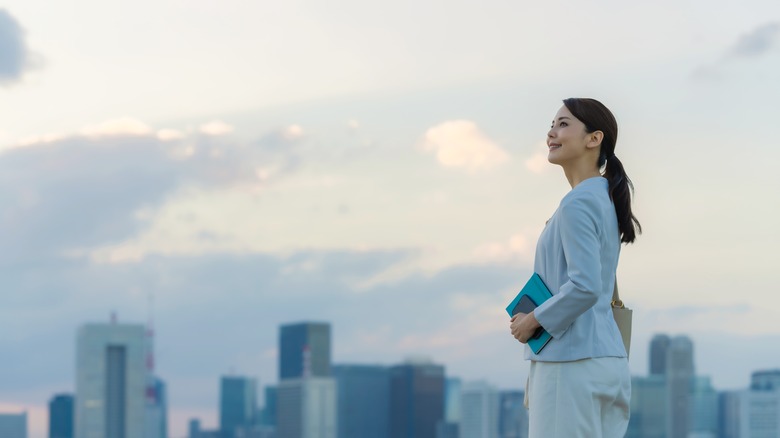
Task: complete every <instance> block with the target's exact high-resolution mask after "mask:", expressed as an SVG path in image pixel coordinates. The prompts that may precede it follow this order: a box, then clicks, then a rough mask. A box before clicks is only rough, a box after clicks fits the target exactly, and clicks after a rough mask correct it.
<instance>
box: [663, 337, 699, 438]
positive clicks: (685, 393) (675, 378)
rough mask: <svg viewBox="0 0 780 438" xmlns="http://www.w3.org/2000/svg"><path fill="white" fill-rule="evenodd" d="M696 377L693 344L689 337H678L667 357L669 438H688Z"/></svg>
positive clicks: (670, 344)
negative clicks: (692, 394) (692, 393)
mask: <svg viewBox="0 0 780 438" xmlns="http://www.w3.org/2000/svg"><path fill="white" fill-rule="evenodd" d="M694 375H695V373H694V365H693V342H691V340H690V338H688V337H687V336H676V337H674V338H673V339H672V340H671V341H670V343H669V348H668V350H667V356H666V390H667V394H668V397H669V399H668V403H667V409H668V411H667V418H668V429H667V434H666V436H667V437H668V438H688V432H690V430H691V410H690V405H691V401H690V398H691V397H690V394H691V382H692V379H693V376H694Z"/></svg>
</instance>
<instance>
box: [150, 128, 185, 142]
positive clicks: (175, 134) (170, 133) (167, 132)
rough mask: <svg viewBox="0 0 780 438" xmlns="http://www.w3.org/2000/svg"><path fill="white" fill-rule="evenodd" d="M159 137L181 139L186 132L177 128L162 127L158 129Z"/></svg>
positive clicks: (165, 139)
mask: <svg viewBox="0 0 780 438" xmlns="http://www.w3.org/2000/svg"><path fill="white" fill-rule="evenodd" d="M157 138H158V139H159V140H162V141H172V140H181V139H183V138H184V133H183V132H181V131H178V130H176V129H160V130H159V131H157Z"/></svg>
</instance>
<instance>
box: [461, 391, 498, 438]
mask: <svg viewBox="0 0 780 438" xmlns="http://www.w3.org/2000/svg"><path fill="white" fill-rule="evenodd" d="M461 408H462V411H461V417H460V438H498V419H499V393H498V390H496V388H494V387H493V386H491V385H488V384H487V383H485V382H469V383H466V384H464V385H463V389H462V392H461Z"/></svg>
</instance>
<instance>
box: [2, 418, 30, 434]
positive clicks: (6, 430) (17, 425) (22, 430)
mask: <svg viewBox="0 0 780 438" xmlns="http://www.w3.org/2000/svg"><path fill="white" fill-rule="evenodd" d="M0 437H2V438H27V412H22V413H21V414H4V413H0Z"/></svg>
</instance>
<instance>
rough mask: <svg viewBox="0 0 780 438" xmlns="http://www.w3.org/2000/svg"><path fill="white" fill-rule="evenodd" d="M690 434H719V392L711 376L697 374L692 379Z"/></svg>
mask: <svg viewBox="0 0 780 438" xmlns="http://www.w3.org/2000/svg"><path fill="white" fill-rule="evenodd" d="M689 412H690V413H691V421H690V432H689V434H692V435H696V436H701V437H712V438H715V437H717V435H718V392H717V391H715V388H713V387H712V383H711V382H710V378H709V377H704V376H696V377H694V378H693V379H692V380H691V394H690V408H689Z"/></svg>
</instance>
